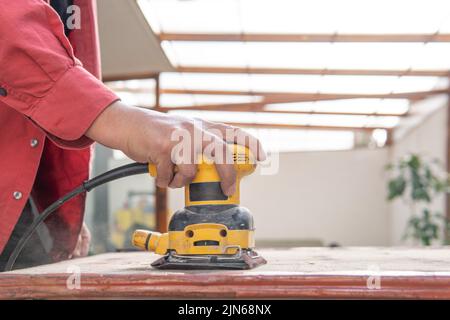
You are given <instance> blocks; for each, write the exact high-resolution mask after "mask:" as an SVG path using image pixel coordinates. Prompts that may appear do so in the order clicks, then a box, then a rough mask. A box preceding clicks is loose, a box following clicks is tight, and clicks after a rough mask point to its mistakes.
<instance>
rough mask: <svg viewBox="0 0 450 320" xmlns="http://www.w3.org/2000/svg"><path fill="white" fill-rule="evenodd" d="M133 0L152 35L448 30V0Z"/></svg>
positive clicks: (419, 31)
mask: <svg viewBox="0 0 450 320" xmlns="http://www.w3.org/2000/svg"><path fill="white" fill-rule="evenodd" d="M138 2H139V4H140V5H141V8H142V10H143V12H144V13H145V15H146V16H147V18H149V20H150V21H151V22H152V27H153V29H154V30H155V31H156V32H160V31H164V32H233V33H239V32H246V33H251V32H265V33H335V32H339V33H345V32H347V33H434V32H436V31H437V30H442V31H446V30H449V24H448V22H449V17H448V12H450V2H449V1H447V0H427V1H424V0H396V1H392V0H378V1H368V0H365V1H362V0H339V1H336V0H314V1H310V0H276V1H275V0H222V1H211V0H196V1H179V0H138ZM337 13H338V14H337ZM150 18H151V19H150Z"/></svg>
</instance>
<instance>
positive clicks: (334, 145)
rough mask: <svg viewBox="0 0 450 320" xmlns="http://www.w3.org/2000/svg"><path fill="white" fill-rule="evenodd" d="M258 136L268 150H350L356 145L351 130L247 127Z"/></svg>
mask: <svg viewBox="0 0 450 320" xmlns="http://www.w3.org/2000/svg"><path fill="white" fill-rule="evenodd" d="M246 131H248V132H249V133H251V134H253V135H254V136H256V137H258V139H259V140H260V141H261V143H262V144H263V146H264V149H266V150H267V151H269V152H271V151H283V152H286V151H298V150H303V151H322V150H349V149H352V148H353V147H354V140H355V138H354V133H353V132H351V131H318V130H292V129H283V130H279V129H258V128H246Z"/></svg>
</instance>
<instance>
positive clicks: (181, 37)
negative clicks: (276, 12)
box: [158, 33, 450, 42]
mask: <svg viewBox="0 0 450 320" xmlns="http://www.w3.org/2000/svg"><path fill="white" fill-rule="evenodd" d="M158 37H159V39H160V40H161V41H164V40H167V41H252V42H450V34H439V33H434V34H433V33H432V34H270V33H251V34H239V33H161V34H159V35H158Z"/></svg>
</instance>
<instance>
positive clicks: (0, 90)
mask: <svg viewBox="0 0 450 320" xmlns="http://www.w3.org/2000/svg"><path fill="white" fill-rule="evenodd" d="M7 94H8V93H7V92H6V89H5V88H2V87H0V96H2V97H6V95H7Z"/></svg>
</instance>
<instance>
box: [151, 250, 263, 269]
mask: <svg viewBox="0 0 450 320" xmlns="http://www.w3.org/2000/svg"><path fill="white" fill-rule="evenodd" d="M266 263H267V261H266V260H265V259H264V258H263V257H261V256H259V255H258V254H257V253H256V252H255V251H253V250H247V251H242V253H241V254H240V255H239V256H227V255H198V256H196V255H191V256H186V255H176V254H172V253H169V254H167V255H165V256H163V257H162V258H160V259H158V260H156V261H155V262H153V263H152V267H154V268H156V269H163V270H170V269H174V270H248V269H253V268H256V267H257V266H260V265H263V264H266Z"/></svg>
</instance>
